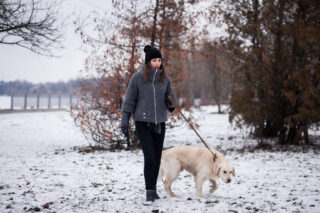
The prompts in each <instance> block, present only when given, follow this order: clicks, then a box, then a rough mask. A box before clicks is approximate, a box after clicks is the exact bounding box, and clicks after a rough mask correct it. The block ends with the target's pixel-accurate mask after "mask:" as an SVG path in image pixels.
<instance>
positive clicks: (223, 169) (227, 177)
mask: <svg viewBox="0 0 320 213" xmlns="http://www.w3.org/2000/svg"><path fill="white" fill-rule="evenodd" d="M217 176H218V177H219V178H221V179H222V180H223V181H224V182H225V183H230V182H231V176H235V170H234V167H233V166H232V165H231V163H229V162H223V163H221V164H219V165H218V171H217Z"/></svg>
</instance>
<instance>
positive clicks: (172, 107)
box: [164, 97, 176, 112]
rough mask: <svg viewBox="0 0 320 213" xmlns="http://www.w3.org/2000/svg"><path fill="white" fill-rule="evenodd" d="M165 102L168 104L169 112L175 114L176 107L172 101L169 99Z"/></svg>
mask: <svg viewBox="0 0 320 213" xmlns="http://www.w3.org/2000/svg"><path fill="white" fill-rule="evenodd" d="M164 102H165V104H166V107H167V109H168V110H169V112H173V111H174V110H175V109H176V108H175V107H174V105H173V104H172V102H171V101H170V99H169V98H167V97H166V98H165V99H164Z"/></svg>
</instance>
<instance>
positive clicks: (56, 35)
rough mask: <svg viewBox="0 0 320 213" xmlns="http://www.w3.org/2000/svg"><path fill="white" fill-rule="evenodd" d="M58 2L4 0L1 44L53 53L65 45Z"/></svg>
mask: <svg viewBox="0 0 320 213" xmlns="http://www.w3.org/2000/svg"><path fill="white" fill-rule="evenodd" d="M57 4H58V2H57V1H52V2H51V3H50V4H44V3H43V1H40V0H31V1H30V0H28V1H26V0H1V1H0V44H7V45H16V46H19V47H23V48H26V49H28V50H31V51H32V52H35V53H37V54H40V55H48V56H53V54H52V50H53V49H61V48H62V45H61V40H62V34H61V33H60V29H61V26H58V22H57V10H56V6H57Z"/></svg>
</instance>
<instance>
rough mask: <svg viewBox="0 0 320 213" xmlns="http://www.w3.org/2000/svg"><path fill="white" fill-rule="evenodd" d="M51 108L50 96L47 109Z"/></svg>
mask: <svg viewBox="0 0 320 213" xmlns="http://www.w3.org/2000/svg"><path fill="white" fill-rule="evenodd" d="M50 107H51V94H49V96H48V109H50Z"/></svg>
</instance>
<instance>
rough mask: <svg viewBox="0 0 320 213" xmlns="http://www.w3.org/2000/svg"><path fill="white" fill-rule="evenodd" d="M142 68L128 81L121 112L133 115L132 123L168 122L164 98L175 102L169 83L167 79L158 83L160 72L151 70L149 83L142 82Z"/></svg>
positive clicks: (159, 70)
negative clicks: (170, 98) (169, 98)
mask: <svg viewBox="0 0 320 213" xmlns="http://www.w3.org/2000/svg"><path fill="white" fill-rule="evenodd" d="M144 66H145V65H144ZM144 66H142V69H141V70H140V71H139V72H136V73H134V74H133V75H132V77H131V79H130V82H129V85H128V89H127V91H126V95H125V100H124V102H123V105H122V112H129V113H131V114H133V120H134V121H144V122H151V123H155V124H157V123H162V122H165V121H167V120H168V116H167V108H166V105H165V97H168V96H171V97H172V98H173V99H174V100H176V97H175V95H174V94H173V91H172V85H171V81H170V79H169V78H168V77H167V78H166V79H165V81H164V82H163V83H162V82H161V81H160V79H161V73H162V70H161V69H154V68H152V69H151V71H150V78H149V81H147V82H144V79H143V72H144V71H143V70H144Z"/></svg>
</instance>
